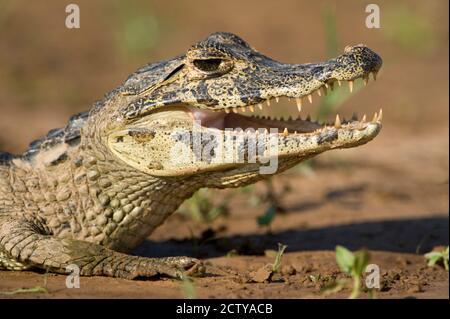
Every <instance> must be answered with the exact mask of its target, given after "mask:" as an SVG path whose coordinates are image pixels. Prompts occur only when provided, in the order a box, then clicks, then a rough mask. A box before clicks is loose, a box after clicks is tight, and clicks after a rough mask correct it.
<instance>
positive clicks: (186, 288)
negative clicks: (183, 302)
mask: <svg viewBox="0 0 450 319" xmlns="http://www.w3.org/2000/svg"><path fill="white" fill-rule="evenodd" d="M181 290H182V291H183V295H184V297H185V298H186V299H195V298H197V295H196V293H195V287H194V282H193V280H192V278H190V277H189V276H183V277H182V279H181Z"/></svg>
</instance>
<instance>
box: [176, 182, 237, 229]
mask: <svg viewBox="0 0 450 319" xmlns="http://www.w3.org/2000/svg"><path fill="white" fill-rule="evenodd" d="M210 197H211V193H210V191H209V190H208V189H200V190H199V191H198V192H196V193H195V194H194V195H192V197H191V198H190V199H189V200H187V201H186V202H185V203H184V204H183V206H182V207H181V208H180V212H181V213H183V214H184V215H187V216H189V217H191V218H192V219H194V220H197V221H201V222H207V223H209V222H212V221H213V220H215V219H216V218H218V217H219V216H225V215H227V214H228V206H227V204H226V203H227V202H228V198H229V196H225V198H224V200H223V201H222V202H221V203H219V204H214V203H213V202H212V201H211V199H210Z"/></svg>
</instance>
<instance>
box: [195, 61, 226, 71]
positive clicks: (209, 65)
mask: <svg viewBox="0 0 450 319" xmlns="http://www.w3.org/2000/svg"><path fill="white" fill-rule="evenodd" d="M222 61H223V60H222V59H196V60H194V61H193V63H194V65H195V67H196V68H197V69H199V70H200V71H203V72H208V73H209V72H216V71H219V69H220V64H221V63H222Z"/></svg>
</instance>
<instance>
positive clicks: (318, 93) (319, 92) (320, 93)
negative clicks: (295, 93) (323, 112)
mask: <svg viewBox="0 0 450 319" xmlns="http://www.w3.org/2000/svg"><path fill="white" fill-rule="evenodd" d="M316 92H317V95H318V96H322V92H321V91H320V88H319V89H317V90H316Z"/></svg>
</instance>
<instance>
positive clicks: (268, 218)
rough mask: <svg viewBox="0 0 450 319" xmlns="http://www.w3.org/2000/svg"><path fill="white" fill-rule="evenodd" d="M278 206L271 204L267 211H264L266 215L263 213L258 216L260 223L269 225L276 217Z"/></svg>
mask: <svg viewBox="0 0 450 319" xmlns="http://www.w3.org/2000/svg"><path fill="white" fill-rule="evenodd" d="M275 213H276V208H275V206H274V205H272V206H270V207H269V208H268V209H267V211H266V212H265V213H264V215H261V216H259V217H258V224H259V225H260V226H268V225H270V223H271V222H272V220H273V218H274V217H275Z"/></svg>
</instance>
